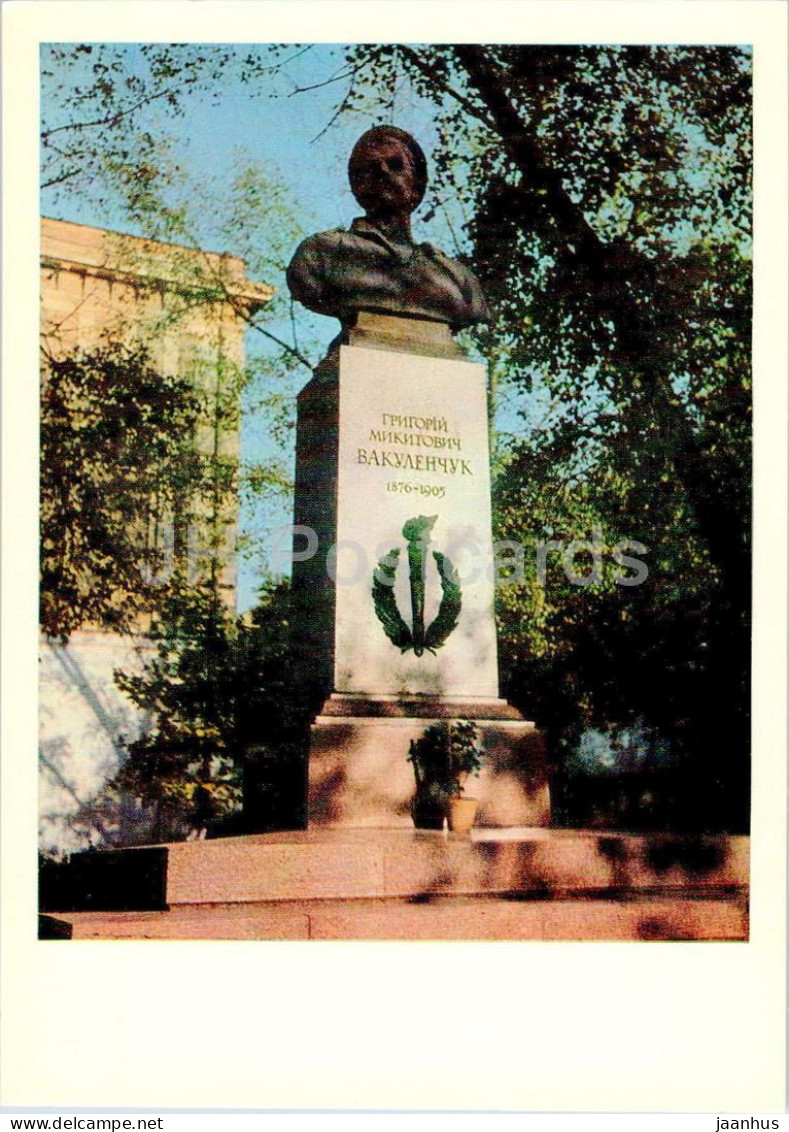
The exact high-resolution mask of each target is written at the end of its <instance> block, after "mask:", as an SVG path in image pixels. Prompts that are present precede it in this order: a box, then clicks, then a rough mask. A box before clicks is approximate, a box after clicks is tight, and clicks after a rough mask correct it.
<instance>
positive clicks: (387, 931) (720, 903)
mask: <svg viewBox="0 0 789 1132" xmlns="http://www.w3.org/2000/svg"><path fill="white" fill-rule="evenodd" d="M60 919H62V921H63V922H64V923H68V924H69V925H70V927H71V932H72V936H71V938H72V939H74V940H91V939H94V940H95V939H103V940H110V939H114V940H144V939H150V940H166V939H170V940H197V939H215V940H465V941H474V940H476V941H486V940H542V941H561V940H568V941H570V940H609V941H616V940H634V941H635V940H745V939H747V938H748V916H747V907H746V902H745V901H744V900H743V899H742V898H737V897H729V898H721V897H719V896H713V897H703V896H698V895H697V896H694V897H691V896H689V895H684V896H682V897H668V898H667V897H655V896H643V897H635V898H632V899H629V900H613V899H610V898H609V899H599V898H593V897H588V898H579V899H575V900H564V899H557V900H544V899H536V900H514V899H502V898H500V897H479V896H478V897H452V896H449V897H447V896H435V897H432V898H429V899H426V900H425V899H417V900H414V899H412V900H403V899H389V900H386V899H384V900H347V901H346V900H343V901H338V900H313V901H275V902H262V903H245V904H208V905H205V904H204V905H180V906H177V907H174V908H172V909H171V910H170V911H168V912H115V913H100V912H78V913H71V914H67V915H64V916H63V917H60Z"/></svg>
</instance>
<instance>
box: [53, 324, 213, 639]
mask: <svg viewBox="0 0 789 1132" xmlns="http://www.w3.org/2000/svg"><path fill="white" fill-rule="evenodd" d="M204 415H205V406H204V405H203V398H202V396H201V394H200V392H199V390H197V389H195V388H194V387H193V386H192V385H190V384H189V383H188V382H186V381H184V380H182V379H179V378H177V377H173V376H171V375H168V374H164V373H161V372H159V371H158V370H157V369H154V368H153V367H152V366H151V363H150V358H149V356H148V354H147V352H146V351H145V350H144V349H142V348H135V347H125V346H123V345H122V344H119V343H116V344H115V345H112V346H105V347H100V348H98V349H96V350H93V351H89V352H82V351H79V352H77V353H74V354H69V355H66V356H65V357H61V358H57V357H49V358H47V359H46V366H45V378H44V382H43V384H42V393H41V481H40V484H41V586H40V617H41V627H42V629H43V631H44V633H45V634H46V635H47V636H48V637H51V638H57V639H59V640H61V641H65V640H66V639H67V638H68V636H69V635H70V633H71V632H72V631H73V630H74V629H76V628H78V627H80V626H82V625H85V624H94V625H101V626H103V627H105V628H109V629H114V630H116V631H128V630H130V629H132V628H134V627H136V626H138V625H139V622H140V617H141V615H143V614H145V613H147V612H149V611H150V608H151V604H152V601H153V600H154V598H155V597H158V587H157V586H156V579H157V577H158V576H160V575H161V573H162V570H163V567H164V566H165V563H164V561H163V558H164V556H165V554H166V548H164V547H163V546H162V544H161V542H160V540H159V539H157V538H156V530H155V528H156V524H157V523H159V522H161V519H162V517H163V516H164V515H166V514H170V515H173V514H175V513H178V514H179V515H180V520H181V523H180V527H181V532H182V533H183V528H184V525H185V524H186V523H187V522H188V516H189V514H190V512H191V511H193V510H194V509H195V508H196V507H198V506H199V501H200V500H204V499H205V498H206V496H212V495H213V494H214V491H215V484H216V480H217V477H218V476H219V475H220V469H219V468H218V467H217V466H216V464H215V463H214V462H212V461H210V460H209V459H207V458H206V457H205V456H201V455H200V453H198V452H197V451H196V450H195V447H194V442H193V436H194V430H195V428H196V427H197V424H198V422H199V420H200V419H201V417H202V416H204ZM224 471H225V474H226V475H229V476H230V477H231V478H232V477H233V475H234V470H233V469H232V468H230V469H228V468H225V469H224ZM181 549H183V548H181ZM170 552H171V554H172V553H174V552H175V547H174V546H171V548H170ZM146 579H147V580H146Z"/></svg>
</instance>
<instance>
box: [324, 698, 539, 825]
mask: <svg viewBox="0 0 789 1132" xmlns="http://www.w3.org/2000/svg"><path fill="white" fill-rule="evenodd" d="M458 718H461V719H473V720H474V722H475V723H476V724H477V726H478V727H479V730H480V737H481V740H482V744H483V747H484V750H485V766H484V768H483V770H482V773H481V774H480V776H479V778H471V779H470V780H469V781H468V784H467V786H466V791H465V792H466V795H468V796H472V797H475V798H477V799H478V800H479V809H478V812H477V818H476V825H477V826H481V827H488V828H503V827H508V826H531V827H534V826H547V825H549V824H550V818H551V808H550V793H549V786H548V768H547V758H546V753H545V746H544V742H543V738H542V735H541V734H540V733H539V732H538V731H537V730H536V728H535V726H534V724H533V723H531V722H529V721H527V720H524V719H522V718H521V716H520V714H519V713H518V712H517V711H516V709H515V708H513V707H511V706H510V705H509V704H508V703H506V701H505V700H497V699H489V700H488V699H485V700H483V699H479V700H464V701H463V702H460V701H457V702H455V701H450V700H444V699H440V700H439V699H436V700H432V699H428V698H420V699H416V698H401V697H394V696H392V697H376V698H373V697H360V696H342V695H334V696H331V697H330V698H329V699H328V700H327V701H326V703H325V704H324V707H323V709H322V711H321V714H320V715H319V716H318V717H317V718H316V720H315V722H314V724H313V725H312V732H311V738H310V761H309V791H308V818H309V825H310V827H316V826H324V827H325V826H344V827H350V828H379V829H398V828H409V827H411V828H412V827H413V824H414V823H413V818H412V814H411V806H412V803H413V800H414V792H415V781H414V773H413V769H412V767H411V764H410V763H409V762H408V751H409V746H410V743H411V740H412V739H418V738H419V737H420V736H421V735H422V734H423V733H424V731H425V728H427V727H429V726H430V724H431V723H436V722H438V721H439V720H441V719H458Z"/></svg>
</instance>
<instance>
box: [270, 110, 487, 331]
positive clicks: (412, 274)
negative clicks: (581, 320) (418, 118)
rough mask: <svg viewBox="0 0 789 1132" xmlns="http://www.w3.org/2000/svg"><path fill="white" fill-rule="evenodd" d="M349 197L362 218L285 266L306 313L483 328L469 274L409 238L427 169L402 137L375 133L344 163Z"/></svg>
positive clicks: (307, 245) (395, 132)
mask: <svg viewBox="0 0 789 1132" xmlns="http://www.w3.org/2000/svg"><path fill="white" fill-rule="evenodd" d="M348 176H349V179H350V183H351V189H352V191H353V195H354V196H355V197H356V199H357V201H358V202H359V204H360V205H361V206H362V207H363V208H364V211H365V215H364V216H363V217H358V218H357V219H356V220H354V221H353V222H352V224H351V227H350V230H347V231H346V230H345V229H342V228H337V229H334V230H333V231H331V232H320V233H318V234H317V235H315V236H310V237H309V238H308V239H306V240H304V242H303V243H302V244H301V245H300V246H299V247H298V249H297V251H296V254H295V255H294V257H293V259H292V261H291V263H290V266H289V267H288V273H287V279H288V287H289V288H290V291H291V294H292V295H293V297H294V298H295V299H297V300H298V301H299V302H300V303H303V305H304V306H305V307H307V308H309V310H313V311H317V312H318V313H319V314H325V315H330V316H332V317H334V318H339V319H340V321H341V322H342V324H343V329H344V330H345V329H347V328H348V327H349V326H351V325H352V324H353V322H354V320H355V318H356V315H357V313H358V312H359V311H374V312H382V313H384V314H395V315H403V316H406V317H408V316H410V317H412V318H420V319H430V320H432V321H434V322H443V323H447V324H449V326H450V327H451V329H452V330H459V329H461V328H462V327H464V326H471V325H473V324H474V323H477V322H487V321H488V320H489V318H490V314H489V312H488V307H487V303H486V302H485V297H484V295H483V293H482V289H481V287H480V285H479V282H478V280H477V279H476V277H475V276H474V275H473V274H472V272H471V271H469V269H468V268H467V267H464V266H463V265H462V264H461V263H459V262H458V261H457V260H454V259H450V258H449V256H445V255H444V254H443V253H442V252H440V251H438V250H437V249H436V248H434V247H432V246H431V245H430V244H417V243H415V242H414V240H413V238H412V236H411V213H412V212H413V211H414V209H415V208H416V207H417V205H418V204H419V203H420V202H421V200H422V197H423V196H424V193H425V188H426V185H427V162H426V160H425V155H424V153H423V152H422V149H421V148H420V146H419V144H418V143H417V142H416V141H415V139H414V138H413V137H411V135H410V134H407V133H406V132H405V130H399V129H397V128H396V127H395V126H376V127H375V128H374V129H372V130H368V131H367V132H366V133H365V134H363V135H362V136H361V137H360V138H359V140H358V141H357V143H356V145H355V146H354V147H353V151H352V153H351V157H350V161H349V162H348Z"/></svg>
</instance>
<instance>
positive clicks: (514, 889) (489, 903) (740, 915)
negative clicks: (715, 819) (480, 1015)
mask: <svg viewBox="0 0 789 1132" xmlns="http://www.w3.org/2000/svg"><path fill="white" fill-rule="evenodd" d="M152 852H153V850H152V848H151V847H148V848H147V849H145V850H134V849H128V850H123V851H116V852H113V853H107V854H101V853H97V854H92V855H91V858H92V865H91V868H92V869H93V873H92V878H91V879H90V881H89V882H88V886H87V889H86V891H85V892H84V893H83V899H82V901H81V902H80V898H79V885H78V884H73V885H72V891H71V895H70V905H69V906H70V908H71V909H72V910H71V911H66V910H65V909H64V907H63V906H62V904H61V907H60V908H58V907H55V906H54V905H56V904H57V903H58V900H57V898H56V897H55V898H54V899H53V898H50V900H49V901H48V903H47V906H45V907H43V909H42V910H43V911H45V912H48V913H50V917H49V918H50V920H51V919H52V918H54V919H55V920H57V921H58V924H59V925H62V924H63V923H66V924H68V925H70V928H71V933H72V938H74V939H89V938H93V939H96V938H102V939H132V938H147V939H304V940H306V939H371V940H372V939H382V940H385V939H409V940H419V939H447V940H452V939H457V940H497V939H500V940H513V939H514V940H517V939H523V940H528V939H532V940H540V939H542V940H548V939H550V940H563V939H567V940H583V939H598V940H599V939H609V940H623V939H628V940H639V939H642V940H648V939H733V940H744V939H747V938H748V920H747V902H748V867H749V865H748V855H749V844H748V838H746V837H725V836H716V837H711V836H693V837H677V836H670V835H662V834H654V835H630V834H614V833H605V834H601V833H595V832H588V831H578V830H545V829H508V830H502V829H498V830H484V829H477V830H474V831H473V833H472V836H471V837H470V838H469V837H455V836H452V835H448V834H446V833H434V832H427V831H415V830H374V831H373V830H369V831H368V830H361V829H359V830H349V829H336V830H332V829H323V830H322V829H317V830H310V831H305V832H292V833H274V834H263V835H255V836H249V837H239V838H227V839H221V840H216V841H207V842H186V843H179V844H173V845H167V846H161V847H157V850H156V852H157V854H158V855H157V856H151V854H152ZM135 853H137V854H140V856H139V858H138V860H139V867H140V871H141V874H142V873H143V872H144V870H149V872H150V876H151V885H152V886H153V890H154V891H153V893H152V894H151V893H149V894H146V892H145V886H144V884H143V883H138V885H137V888H136V892H137V896H136V900H137V907H136V908H128V906H127V910H126V911H112V910H111V909H112V908H116V909H117V908H118V907H119V905H118V903H117V900H116V901H115V902H113V900H114V897H117V893H115V894H113V892H112V891H111V890H110V889H108V890H107V894H106V896H104V897H102V895H101V881H100V877H99V876H98V874H97V872H96V863H97V862H99V860H100V858H106V859H107V863H108V867H110V861H111V858H113V857H114V858H117V857H118V856H121V855H122V856H123V857H125V858H126V866H125V867H126V870H127V875H128V873H129V870H133V868H134V860H133V857H132V855H134V854H135ZM162 855H163V856H162ZM162 863H163V864H164V869H162ZM75 867H76V868H78V867H79V861H78V858H74V859H73V861H72V868H75ZM115 872H116V875H117V867H116V869H115ZM138 879H139V878H138ZM162 882H164V883H162ZM88 889H89V891H88ZM86 897H87V899H86ZM157 901H159V902H160V903H159V904H158V909H157ZM80 908H81V909H82V910H78V909H80ZM55 926H57V925H55ZM51 928H52V925H51V924H50V929H51ZM61 930H65V929H62V927H61ZM53 934H54V933H53Z"/></svg>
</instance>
